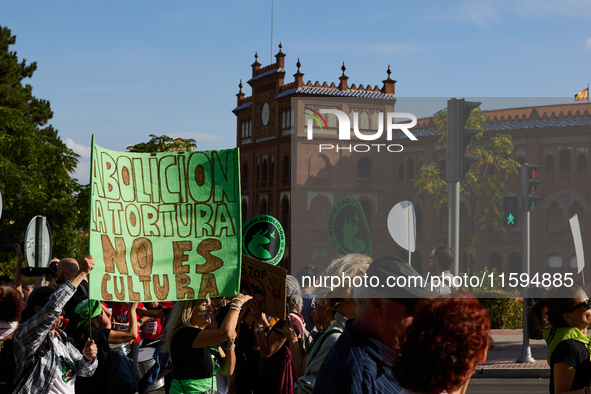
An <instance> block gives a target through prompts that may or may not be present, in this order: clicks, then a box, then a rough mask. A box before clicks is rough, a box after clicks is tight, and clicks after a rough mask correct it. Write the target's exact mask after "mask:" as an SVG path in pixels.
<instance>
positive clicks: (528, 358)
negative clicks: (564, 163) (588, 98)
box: [517, 165, 536, 363]
mask: <svg viewBox="0 0 591 394" xmlns="http://www.w3.org/2000/svg"><path fill="white" fill-rule="evenodd" d="M527 171H528V166H527V165H523V166H521V178H522V179H526V178H527ZM527 201H528V200H527V199H526V200H525V201H522V202H521V204H522V211H523V216H524V218H523V229H522V233H523V272H524V273H525V274H527V277H528V278H529V252H530V250H529V245H530V237H529V229H530V225H529V224H530V223H529V219H530V213H531V212H530V210H529V207H528V202H527ZM522 296H523V345H522V347H521V357H519V358H518V359H517V362H518V363H533V362H535V361H536V360H535V359H534V358H533V357H532V355H531V348H530V346H529V335H528V331H529V327H528V321H527V320H528V319H527V314H528V305H527V304H528V303H527V300H528V298H529V287H524V288H523V294H522Z"/></svg>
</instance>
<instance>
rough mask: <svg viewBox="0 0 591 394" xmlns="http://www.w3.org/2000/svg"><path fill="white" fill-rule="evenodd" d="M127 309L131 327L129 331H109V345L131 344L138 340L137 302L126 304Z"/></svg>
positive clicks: (128, 328)
mask: <svg viewBox="0 0 591 394" xmlns="http://www.w3.org/2000/svg"><path fill="white" fill-rule="evenodd" d="M124 305H125V306H126V307H127V309H129V327H127V331H115V330H111V331H109V338H107V340H108V341H109V343H124V342H130V341H133V340H134V339H136V338H137V335H138V334H137V314H136V309H137V302H132V303H125V304H124Z"/></svg>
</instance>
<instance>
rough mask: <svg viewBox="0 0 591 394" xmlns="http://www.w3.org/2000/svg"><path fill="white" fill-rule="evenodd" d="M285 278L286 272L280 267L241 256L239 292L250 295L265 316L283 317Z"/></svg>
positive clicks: (284, 309)
mask: <svg viewBox="0 0 591 394" xmlns="http://www.w3.org/2000/svg"><path fill="white" fill-rule="evenodd" d="M286 277H287V271H286V270H284V269H283V268H281V267H275V266H273V265H271V264H268V263H264V262H262V261H259V260H256V259H253V258H251V257H248V256H242V277H241V284H240V292H241V293H242V294H248V295H251V296H252V297H253V298H254V299H255V300H256V301H257V302H258V303H259V305H260V307H261V310H262V311H263V312H265V314H266V315H267V316H273V317H277V318H284V317H285V311H286V305H285V278H286Z"/></svg>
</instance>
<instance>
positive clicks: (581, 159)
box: [577, 155, 587, 174]
mask: <svg viewBox="0 0 591 394" xmlns="http://www.w3.org/2000/svg"><path fill="white" fill-rule="evenodd" d="M577 172H578V173H579V174H584V173H586V172H587V155H579V156H578V157H577Z"/></svg>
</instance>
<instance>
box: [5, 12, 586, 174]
mask: <svg viewBox="0 0 591 394" xmlns="http://www.w3.org/2000/svg"><path fill="white" fill-rule="evenodd" d="M273 8H274V24H273V46H272V47H271V0H249V1H245V0H242V1H225V2H220V1H209V2H206V1H197V0H193V1H171V2H166V3H165V2H156V1H125V2H116V1H99V0H95V1H84V2H74V1H59V0H55V1H37V0H35V1H20V2H6V3H5V4H3V6H2V12H1V13H0V25H2V26H6V27H8V28H10V29H11V30H12V33H13V34H14V35H16V37H17V43H16V45H15V46H12V47H11V50H13V51H17V53H18V56H19V58H20V59H23V58H25V59H27V60H28V61H36V62H37V64H38V69H37V71H36V72H35V75H34V77H33V78H32V79H31V80H29V81H28V83H30V84H31V85H32V86H33V94H34V95H35V96H37V97H39V98H43V99H47V100H49V101H50V102H51V106H52V109H53V111H54V118H53V119H52V121H51V124H53V125H54V127H55V128H57V129H58V130H59V135H60V136H61V138H62V139H63V140H64V141H66V143H67V144H68V146H70V147H71V148H72V149H74V150H75V151H76V152H77V153H79V154H80V155H81V156H82V157H81V160H80V161H81V162H80V165H79V168H78V171H77V172H76V174H75V177H77V178H78V179H79V181H80V182H81V183H88V157H89V151H90V142H91V136H92V134H95V135H96V143H97V144H99V145H101V146H103V147H105V148H109V149H114V150H121V151H122V150H125V147H126V146H127V145H130V144H135V143H138V142H144V141H147V140H148V139H149V137H148V135H149V134H157V135H162V134H167V135H169V136H173V137H183V138H194V139H196V140H197V143H198V148H199V149H203V150H206V149H223V148H231V147H234V146H235V144H236V137H235V130H236V119H235V116H234V114H233V113H232V112H231V111H232V109H233V108H234V107H235V106H236V96H235V95H236V93H238V84H239V82H240V79H242V80H243V81H244V84H245V85H246V86H245V88H244V89H243V90H244V92H245V93H246V94H247V95H250V94H251V91H250V88H249V86H248V84H246V81H247V80H248V79H249V78H250V77H251V67H250V64H251V63H253V61H254V53H255V52H258V54H259V62H260V63H262V65H263V66H264V65H267V64H269V63H270V62H271V54H273V55H275V54H276V53H277V51H278V47H277V45H278V44H279V41H280V40H281V41H282V43H283V52H284V53H286V55H287V57H286V68H287V76H286V83H288V82H291V81H292V80H293V77H292V75H293V74H294V73H295V71H296V66H295V63H296V62H297V58H298V57H299V58H300V61H301V63H302V68H301V71H302V72H303V73H304V74H305V75H304V80H305V81H308V80H312V81H317V80H318V81H320V82H321V83H322V82H323V81H327V82H328V83H330V82H338V77H339V76H340V75H341V70H340V67H341V65H342V62H343V61H345V63H346V66H347V71H346V73H347V75H348V76H349V84H353V83H355V84H356V85H359V84H363V85H364V86H365V85H367V84H371V85H372V86H374V85H376V84H377V85H380V86H381V81H382V80H383V79H385V78H386V76H387V75H386V69H387V68H388V65H390V66H391V68H392V78H393V79H395V80H397V81H398V82H397V84H396V94H397V96H399V97H554V98H556V97H557V98H558V99H554V100H558V101H557V102H565V103H570V102H572V101H573V95H574V94H575V93H577V92H579V91H580V90H582V89H584V88H585V87H587V83H589V80H590V79H591V76H590V72H589V70H590V67H589V66H590V63H591V2H589V1H582V0H581V1H579V0H561V1H555V0H540V1H526V0H513V1H504V0H499V1H495V0H487V1H480V0H466V1H464V0H457V1H420V2H418V1H417V2H407V1H405V2H402V1H367V2H364V3H361V2H358V1H307V0H301V1H299V2H288V1H284V0H275V1H274V2H273ZM274 60H275V58H274V57H273V61H274ZM485 106H486V103H485V104H484V105H483V107H485ZM427 115H429V114H427ZM419 116H421V115H419Z"/></svg>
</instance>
